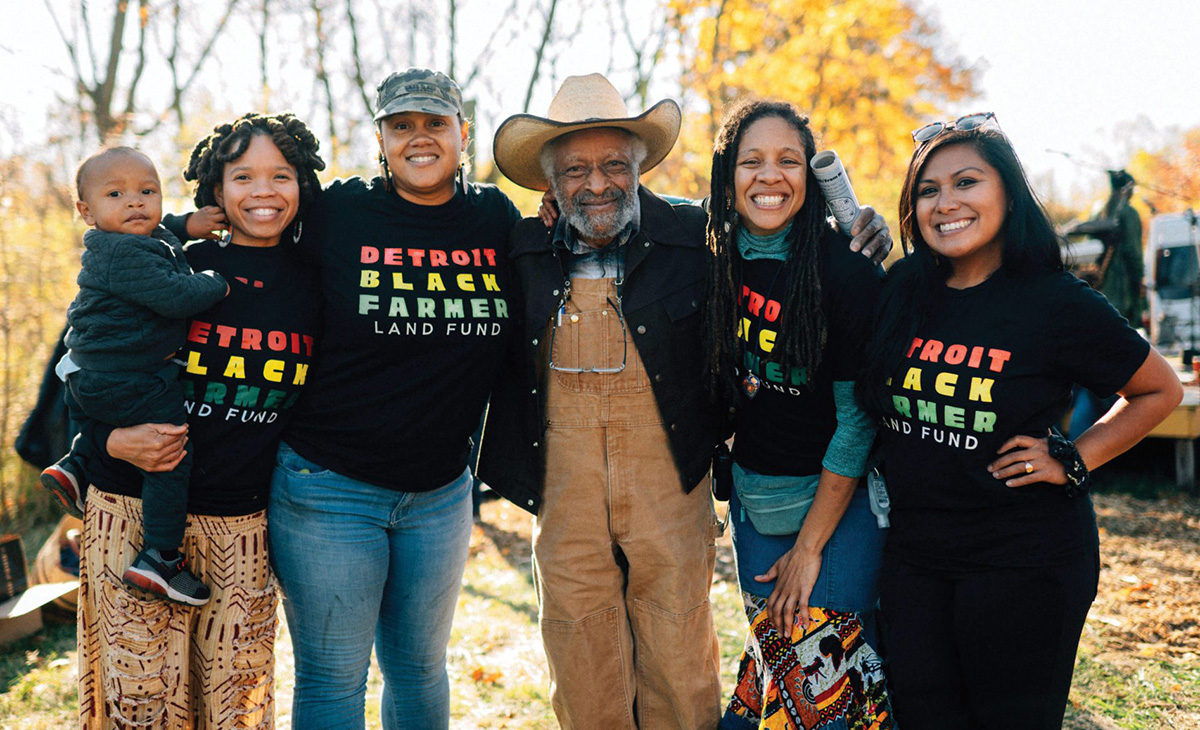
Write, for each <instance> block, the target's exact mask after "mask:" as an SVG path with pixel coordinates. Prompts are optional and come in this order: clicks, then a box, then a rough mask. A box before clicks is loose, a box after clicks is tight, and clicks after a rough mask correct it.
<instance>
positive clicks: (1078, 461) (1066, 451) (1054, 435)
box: [1046, 428, 1092, 497]
mask: <svg viewBox="0 0 1200 730" xmlns="http://www.w3.org/2000/svg"><path fill="white" fill-rule="evenodd" d="M1046 442H1047V445H1048V446H1049V447H1050V457H1051V458H1052V459H1056V460H1057V461H1060V462H1062V465H1063V468H1064V469H1065V470H1066V472H1067V483H1066V484H1065V485H1064V491H1065V492H1066V494H1067V496H1068V497H1078V496H1081V495H1084V494H1087V493H1088V490H1089V489H1090V488H1091V486H1092V475H1091V474H1090V473H1089V472H1088V468H1087V465H1086V464H1084V463H1083V459H1082V458H1080V456H1079V450H1078V449H1076V448H1075V443H1074V442H1073V441H1071V440H1069V439H1068V438H1067V437H1065V436H1063V435H1062V434H1061V433H1059V432H1058V429H1056V428H1052V429H1050V432H1049V434H1047V436H1046Z"/></svg>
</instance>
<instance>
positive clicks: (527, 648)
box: [0, 486, 1200, 730]
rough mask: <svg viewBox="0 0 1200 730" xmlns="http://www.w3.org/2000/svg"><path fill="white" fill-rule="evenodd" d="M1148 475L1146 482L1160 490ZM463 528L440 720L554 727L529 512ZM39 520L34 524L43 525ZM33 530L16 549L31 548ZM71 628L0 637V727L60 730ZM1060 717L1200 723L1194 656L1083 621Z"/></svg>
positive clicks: (721, 614) (1159, 727)
mask: <svg viewBox="0 0 1200 730" xmlns="http://www.w3.org/2000/svg"><path fill="white" fill-rule="evenodd" d="M1161 488H1162V487H1161V486H1156V487H1155V490H1156V491H1157V490H1158V489H1161ZM484 514H485V518H486V520H487V521H486V523H485V524H483V525H481V526H480V528H479V529H478V530H477V531H476V534H475V535H474V536H473V540H472V542H473V546H472V554H471V558H470V560H469V561H468V563H467V567H466V573H465V576H464V583H463V590H462V593H461V595H460V598H459V604H458V608H457V613H456V615H455V622H454V629H453V632H452V635H451V644H450V650H449V655H448V669H449V674H450V682H451V715H452V720H451V726H452V727H453V728H455V729H456V730H468V729H474V728H508V729H511V730H543V729H544V730H551V729H552V728H556V727H557V723H556V722H555V721H554V716H553V712H552V711H551V709H550V702H549V679H548V674H547V670H546V665H545V655H544V653H543V651H542V648H541V639H540V635H539V633H538V629H537V603H536V598H535V594H534V589H533V584H532V577H531V573H530V568H529V560H530V558H529V540H528V534H529V521H528V516H527V515H525V514H524V513H523V512H520V510H518V509H516V508H515V507H512V506H511V505H506V504H499V503H492V504H488V505H485V513H484ZM48 533H49V529H43V530H42V532H41V534H48ZM36 545H37V543H36V542H33V541H32V540H31V541H30V542H29V544H27V549H28V550H30V551H31V552H36ZM731 563H732V561H731V555H730V552H729V545H728V537H726V538H725V539H724V540H722V544H721V547H720V551H719V553H718V568H717V574H718V577H717V580H716V582H715V584H714V585H713V590H712V594H711V597H712V603H713V614H714V619H715V622H716V628H717V634H718V638H719V640H720V646H721V667H722V683H723V686H724V687H725V688H726V689H727V690H728V688H729V687H731V686H732V683H733V679H734V672H735V671H736V669H737V663H738V660H739V658H740V654H741V650H742V645H743V642H744V641H745V631H746V623H745V617H744V614H743V613H742V607H741V598H740V593H739V591H738V588H737V584H736V580H735V579H734V577H733V573H732V564H731ZM276 655H277V677H276V684H277V716H278V722H277V727H278V728H279V730H288V728H290V727H291V717H290V702H291V693H292V675H291V666H292V657H291V647H290V642H289V639H288V638H287V634H286V627H284V628H283V630H282V633H281V636H280V639H279V642H278V644H277V650H276ZM76 682H77V670H76V668H75V632H74V627H73V626H69V625H68V626H63V625H57V626H54V625H52V626H49V627H48V628H47V629H46V630H45V631H43V632H41V633H40V634H38V635H36V636H34V637H31V638H29V639H26V640H23V641H21V642H18V643H15V644H12V645H9V646H5V647H0V729H3V730H9V729H11V730H59V729H60V728H65V727H71V726H73V725H74V722H75V714H76V706H77V703H76V698H75V685H76ZM381 686H382V682H381V679H380V676H379V672H378V670H377V668H375V667H374V665H373V666H372V670H371V674H370V678H369V681H368V690H367V692H368V696H367V727H368V728H378V727H379V726H380V725H379V712H378V702H379V694H380V691H381ZM1064 727H1067V728H1071V729H1072V730H1111V728H1128V729H1129V730H1178V729H1181V728H1187V727H1200V659H1198V658H1197V656H1196V654H1184V655H1182V656H1181V657H1178V658H1177V659H1176V660H1175V661H1167V660H1165V659H1164V658H1163V656H1162V655H1154V656H1142V655H1139V654H1137V653H1136V649H1131V650H1129V651H1125V652H1121V653H1119V654H1117V653H1114V652H1112V651H1111V650H1108V653H1103V635H1102V633H1097V632H1093V631H1088V632H1085V634H1084V639H1083V645H1082V646H1081V649H1080V657H1079V662H1078V665H1077V669H1076V673H1075V681H1074V684H1073V687H1072V693H1071V706H1070V707H1068V709H1067V721H1066V724H1065V725H1064Z"/></svg>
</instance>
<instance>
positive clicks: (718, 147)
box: [705, 100, 829, 403]
mask: <svg viewBox="0 0 1200 730" xmlns="http://www.w3.org/2000/svg"><path fill="white" fill-rule="evenodd" d="M766 117H776V118H778V119H782V120H783V121H785V122H787V123H788V124H789V125H791V126H792V127H793V128H794V129H795V130H796V132H797V133H799V135H800V141H801V143H802V144H803V145H804V169H805V178H806V179H805V193H804V204H803V205H802V206H801V207H800V210H799V212H797V213H796V217H795V218H794V219H793V221H792V230H791V233H790V246H789V250H788V257H787V262H786V263H785V264H784V268H783V271H782V272H781V276H782V278H783V282H784V285H785V287H786V289H785V294H784V298H783V310H782V315H781V319H780V322H779V325H780V327H779V339H778V341H777V345H776V348H777V349H776V352H778V353H780V360H781V364H782V365H783V367H784V369H785V370H786V369H787V368H789V367H791V366H798V367H801V368H805V369H806V371H807V372H808V373H812V372H814V371H815V370H816V368H817V366H818V365H820V363H821V351H822V350H823V349H824V347H825V336H826V318H825V311H824V309H823V308H822V307H821V272H820V257H819V256H818V253H819V246H820V243H821V237H822V236H823V235H825V233H826V232H827V231H828V230H829V222H828V220H827V219H826V214H825V195H824V193H822V192H821V187H820V186H819V185H818V184H817V179H816V177H814V176H813V172H812V169H811V168H809V166H808V161H809V160H811V159H812V157H813V155H814V154H816V152H817V145H816V141H815V140H814V139H813V133H812V127H811V126H810V124H809V120H808V117H807V116H805V115H803V114H801V113H800V112H799V111H798V110H797V109H796V107H794V106H792V105H791V104H788V103H786V102H779V101H763V100H746V101H742V102H739V103H738V104H735V105H734V106H733V108H732V109H730V110H729V112H728V113H727V114H726V116H725V120H724V122H723V123H722V124H721V131H719V132H718V133H717V139H716V141H715V142H714V143H713V161H712V175H711V180H712V194H711V197H710V199H709V216H708V231H707V238H708V247H709V250H711V251H712V254H713V255H712V256H711V257H710V259H709V260H710V262H711V263H710V266H711V272H710V273H711V276H710V277H709V285H708V286H709V297H708V309H707V314H706V317H707V322H706V327H705V340H706V342H705V345H706V346H707V348H708V353H709V365H710V372H711V377H712V383H711V384H712V386H713V387H714V388H715V389H717V390H718V392H720V394H721V395H722V396H723V397H724V398H725V399H726V400H727V402H730V403H732V402H735V399H736V397H737V382H736V378H735V372H736V368H737V366H738V362H737V360H738V357H739V354H740V353H741V343H740V342H739V341H738V335H737V321H738V316H739V309H738V297H739V296H740V294H741V292H739V291H738V284H739V281H740V279H741V276H740V274H741V266H742V262H741V256H740V255H738V251H737V235H738V226H739V225H740V224H741V220H740V216H739V215H738V213H737V210H736V209H735V207H734V197H735V191H734V174H735V172H736V171H737V155H738V147H739V146H740V145H741V141H742V136H743V135H744V134H745V132H746V130H747V129H749V127H750V125H751V124H753V123H754V122H756V121H758V120H759V119H763V118H766ZM809 383H810V384H811V383H812V378H809Z"/></svg>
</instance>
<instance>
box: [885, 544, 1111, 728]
mask: <svg viewBox="0 0 1200 730" xmlns="http://www.w3.org/2000/svg"><path fill="white" fill-rule="evenodd" d="M1099 577H1100V555H1099V552H1098V551H1088V552H1086V553H1084V554H1081V555H1079V556H1078V557H1075V558H1071V559H1070V560H1069V561H1068V562H1067V563H1065V564H1062V565H1054V566H1047V567H1040V568H994V569H987V570H973V571H941V570H928V569H924V568H919V567H916V566H914V565H911V564H908V563H905V562H903V561H902V560H900V559H898V558H896V557H894V556H890V555H889V556H887V557H885V559H884V565H883V575H882V578H881V585H880V592H881V600H880V608H881V613H882V618H883V621H882V624H883V631H884V641H885V642H886V645H887V651H888V654H887V660H888V673H887V674H888V682H889V684H890V685H891V689H892V706H893V708H894V710H895V713H896V722H897V725H898V726H899V727H902V728H904V730H941V729H943V728H944V729H945V730H984V729H990V728H996V729H997V730H999V729H1001V728H1003V730H1014V729H1015V728H1020V729H1021V730H1043V729H1044V730H1051V729H1053V730H1059V728H1061V727H1062V719H1063V711H1064V710H1065V709H1066V704H1067V694H1068V692H1069V691H1070V688H1071V674H1072V672H1073V671H1074V667H1075V650H1076V649H1077V648H1078V646H1079V635H1080V633H1081V632H1082V631H1083V623H1084V620H1085V619H1086V618H1087V612H1088V607H1089V606H1091V604H1092V600H1093V599H1095V597H1096V586H1097V583H1098V581H1099Z"/></svg>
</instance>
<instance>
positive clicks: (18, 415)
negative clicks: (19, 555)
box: [0, 157, 84, 530]
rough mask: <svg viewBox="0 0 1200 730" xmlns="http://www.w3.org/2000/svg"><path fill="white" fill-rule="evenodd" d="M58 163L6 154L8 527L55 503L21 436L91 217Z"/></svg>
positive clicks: (3, 479) (0, 500)
mask: <svg viewBox="0 0 1200 730" xmlns="http://www.w3.org/2000/svg"><path fill="white" fill-rule="evenodd" d="M56 174H57V170H56V169H55V168H54V167H53V166H50V165H47V164H44V163H35V162H32V161H29V160H26V159H24V158H20V157H10V158H5V159H0V353H3V354H2V355H0V372H2V373H3V377H0V528H3V529H5V530H12V529H19V528H20V527H21V526H22V525H23V524H26V523H27V522H28V521H29V520H31V519H33V518H34V517H35V516H36V514H37V513H38V512H39V511H43V510H45V508H47V507H49V501H48V500H47V499H46V492H45V491H44V490H43V489H41V487H39V486H36V485H37V480H36V475H35V474H34V473H33V472H32V470H30V469H29V468H28V467H26V466H25V465H24V464H23V463H22V462H21V461H20V460H19V459H18V458H17V456H16V454H15V453H14V452H13V448H12V446H13V440H14V439H15V438H16V434H17V430H18V429H19V428H20V425H21V423H22V422H23V421H24V420H25V416H26V415H27V414H28V413H29V410H30V408H32V406H33V403H34V400H35V399H36V397H37V386H38V382H39V378H40V377H41V375H42V369H43V368H44V367H45V365H46V362H47V360H48V358H49V356H50V351H51V348H52V347H53V345H54V341H55V339H56V338H57V337H58V335H59V333H60V331H61V329H62V327H63V325H64V323H65V322H66V313H67V305H68V304H70V302H71V298H72V297H74V295H75V291H76V287H75V275H76V274H77V273H78V269H79V252H80V237H81V236H82V233H83V230H84V228H83V225H82V223H81V222H80V221H78V219H77V218H75V216H74V209H73V207H72V201H73V196H72V195H71V193H70V191H69V190H68V189H67V188H65V187H63V186H60V185H58V184H56V183H55V182H54V180H55V176H56ZM31 507H32V508H31Z"/></svg>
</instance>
